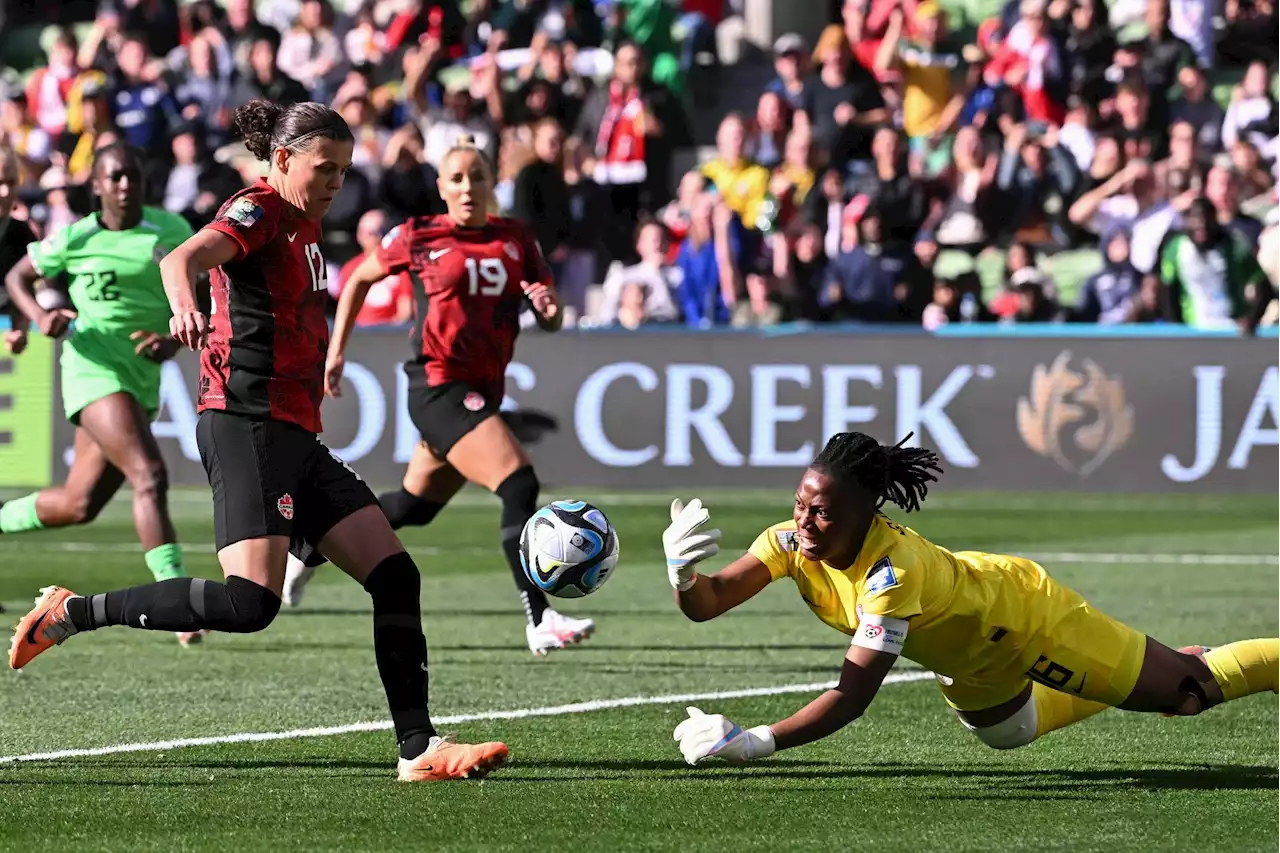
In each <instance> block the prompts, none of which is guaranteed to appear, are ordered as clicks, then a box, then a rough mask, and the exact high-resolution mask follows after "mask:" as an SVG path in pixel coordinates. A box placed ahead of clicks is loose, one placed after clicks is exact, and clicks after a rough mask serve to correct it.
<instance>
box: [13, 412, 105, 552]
mask: <svg viewBox="0 0 1280 853" xmlns="http://www.w3.org/2000/svg"><path fill="white" fill-rule="evenodd" d="M74 447H75V459H74V460H73V461H72V462H71V470H70V471H69V472H67V480H66V482H65V483H63V484H62V485H60V486H51V487H49V488H47V489H41V490H40V491H38V492H33V493H32V494H30V495H25V496H24V497H20V498H16V499H14V500H11V501H8V502H6V503H4V504H3V505H0V533H5V534H14V533H25V532H26V531H29V530H43V529H45V528H50V527H68V526H70V525H74V524H88V523H89V522H91V521H93V520H94V519H95V518H97V517H98V513H100V512H101V511H102V509H103V507H105V506H106V505H107V504H108V503H109V502H110V501H111V498H112V497H113V496H114V495H115V493H116V492H117V491H118V490H119V489H120V485H121V484H122V483H123V482H124V475H123V474H121V473H120V471H119V470H118V469H117V468H115V467H114V466H113V465H112V464H111V463H110V462H108V461H107V458H106V456H104V455H103V453H102V448H100V447H99V446H98V443H97V442H96V441H94V440H93V438H92V436H90V435H89V433H88V432H87V431H85V430H84V429H81V428H78V427H77V429H76V437H75V445H74Z"/></svg>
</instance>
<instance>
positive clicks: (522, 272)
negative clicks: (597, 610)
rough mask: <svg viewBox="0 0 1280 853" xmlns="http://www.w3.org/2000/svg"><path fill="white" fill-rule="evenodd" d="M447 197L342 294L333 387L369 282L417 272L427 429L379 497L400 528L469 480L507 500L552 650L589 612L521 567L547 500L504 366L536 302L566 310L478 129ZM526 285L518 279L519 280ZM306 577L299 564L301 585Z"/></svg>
mask: <svg viewBox="0 0 1280 853" xmlns="http://www.w3.org/2000/svg"><path fill="white" fill-rule="evenodd" d="M439 188H440V195H441V196H442V197H443V198H444V201H445V203H446V205H447V206H448V209H449V212H448V214H446V215H443V216H419V217H414V218H412V219H409V220H407V221H405V222H404V223H403V224H401V225H399V226H397V227H396V228H394V229H392V230H391V232H390V233H388V234H387V236H386V238H384V239H383V241H382V245H381V246H380V247H379V248H378V250H377V251H376V252H374V253H372V254H370V255H369V256H368V257H367V258H366V259H365V260H364V261H363V262H362V263H361V264H360V265H359V266H358V267H356V269H355V272H353V273H352V275H351V278H350V279H349V280H348V282H347V286H346V288H345V289H344V290H343V292H342V296H341V297H340V298H339V300H338V314H337V317H336V318H335V319H334V324H333V339H332V340H331V341H330V342H329V355H328V360H327V364H326V365H325V390H326V392H327V393H329V394H330V395H332V396H334V397H337V396H339V395H340V393H341V389H340V387H339V386H340V384H341V381H342V370H343V365H344V357H343V353H344V352H345V351H346V347H347V341H348V340H350V336H351V329H352V326H353V325H354V323H355V317H356V314H358V313H359V311H360V306H361V305H362V304H363V303H364V298H365V294H366V293H368V291H369V287H370V285H372V284H373V283H374V282H376V281H381V280H382V279H383V278H385V277H386V276H388V275H395V274H397V273H399V274H404V275H408V276H409V278H410V280H411V281H412V282H413V286H414V290H415V292H416V293H417V302H418V305H417V319H416V322H415V326H414V329H413V335H412V345H413V353H414V358H413V359H412V360H411V361H407V362H405V365H404V369H405V373H406V374H408V377H409V415H410V417H411V418H412V419H413V425H414V426H415V427H417V428H418V432H419V433H421V435H422V441H421V442H420V443H419V444H418V446H417V448H415V450H414V453H413V458H412V459H410V460H409V469H408V470H407V471H406V472H405V476H404V482H403V483H402V486H401V488H400V490H399V491H397V492H389V493H387V494H384V495H382V496H380V497H379V498H378V500H379V502H380V503H381V505H382V508H383V511H384V512H386V514H387V518H388V519H390V520H391V525H392V527H396V528H398V527H401V526H403V525H406V524H414V525H422V524H427V523H428V522H430V521H431V520H432V519H433V518H435V516H436V514H437V513H439V512H440V510H442V509H443V508H444V506H445V504H447V503H448V502H449V499H450V498H452V497H453V496H454V495H455V494H456V493H457V492H458V490H459V489H460V488H462V485H463V483H465V482H467V481H470V482H472V483H475V484H477V485H479V486H483V487H484V488H486V489H488V490H489V491H491V492H493V493H494V494H495V495H497V496H498V498H499V499H500V500H501V501H502V520H501V525H502V551H503V553H504V554H505V555H506V558H507V564H508V565H509V566H510V568H511V575H512V577H513V578H514V579H515V582H516V588H517V589H518V590H519V591H520V598H521V600H522V601H523V602H524V608H525V616H526V617H527V620H528V623H527V624H526V626H525V638H526V640H527V641H528V643H529V650H530V651H531V652H533V653H534V654H535V655H539V656H541V655H545V654H547V653H548V652H550V651H551V650H552V649H562V648H564V647H566V646H570V645H574V644H576V643H579V642H581V641H582V640H584V639H585V638H587V637H589V636H590V635H591V634H592V632H593V631H594V630H595V623H594V622H592V621H591V620H590V619H573V618H570V617H568V616H565V615H563V614H561V613H557V612H556V611H555V610H553V609H551V607H550V605H549V604H548V603H547V597H546V595H545V594H544V593H543V592H542V590H540V589H538V587H537V586H535V585H534V584H533V583H532V582H531V581H530V580H529V579H528V577H527V576H526V575H525V573H524V569H523V568H522V567H521V564H520V532H521V530H523V529H524V525H525V522H526V521H528V520H529V517H530V516H532V515H533V513H534V512H535V511H536V510H537V508H538V478H537V476H536V475H535V474H534V471H533V466H532V465H531V464H530V462H529V457H528V456H527V455H526V454H525V452H524V449H523V448H522V447H521V445H520V442H519V441H518V440H517V439H516V437H515V436H514V435H513V434H512V431H511V429H510V427H509V426H508V425H507V423H506V422H505V421H504V420H503V418H502V416H501V413H499V411H498V407H499V405H501V403H502V397H503V393H504V388H505V385H506V371H507V365H508V364H509V363H510V362H511V357H512V355H513V354H514V352H515V341H516V335H518V334H519V333H520V323H519V319H520V311H521V309H522V308H523V307H524V306H525V305H526V304H532V306H533V312H534V316H535V318H536V320H537V323H538V326H539V327H540V328H541V329H543V330H544V331H548V332H554V331H557V330H558V329H559V328H560V324H561V322H563V319H564V318H563V316H562V315H561V313H560V303H559V301H558V299H557V298H556V292H555V289H554V283H553V281H552V278H551V272H550V270H549V269H547V264H546V261H545V260H544V259H543V257H542V251H541V249H539V247H538V244H537V241H536V240H535V239H534V237H533V234H532V233H531V232H530V231H529V229H528V228H527V227H526V226H525V225H524V224H522V223H520V222H517V221H515V220H511V219H502V218H499V217H497V216H491V215H489V208H490V207H491V206H492V201H491V199H492V195H493V173H492V171H491V170H490V167H489V164H488V162H487V161H486V160H485V158H484V155H483V154H481V153H480V152H479V151H478V150H476V147H475V143H474V141H473V140H472V139H470V138H469V137H463V139H462V140H461V141H460V142H459V144H458V145H457V146H456V147H455V148H453V149H452V150H451V151H449V152H448V154H447V155H445V157H444V160H443V161H442V163H441V169H440V179H439ZM517 284H518V285H519V286H516V285H517ZM307 577H309V574H308V573H306V572H305V571H304V570H302V569H301V567H300V565H299V564H298V562H297V561H295V562H294V567H293V570H292V571H291V579H292V580H294V583H295V587H296V586H300V585H301V584H302V583H305V581H306V578H307Z"/></svg>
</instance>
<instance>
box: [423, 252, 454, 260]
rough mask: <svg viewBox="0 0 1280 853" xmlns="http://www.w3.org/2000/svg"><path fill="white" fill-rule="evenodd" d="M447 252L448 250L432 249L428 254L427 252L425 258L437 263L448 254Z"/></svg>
mask: <svg viewBox="0 0 1280 853" xmlns="http://www.w3.org/2000/svg"><path fill="white" fill-rule="evenodd" d="M449 252H450V250H449V249H432V250H431V251H430V252H427V257H428V258H430V259H431V260H433V261H438V260H440V259H441V258H443V257H444V256H445V255H447V254H449Z"/></svg>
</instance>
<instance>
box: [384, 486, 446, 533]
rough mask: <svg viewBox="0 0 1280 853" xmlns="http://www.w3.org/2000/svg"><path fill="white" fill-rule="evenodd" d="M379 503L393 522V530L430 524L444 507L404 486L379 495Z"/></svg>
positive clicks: (388, 519)
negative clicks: (409, 490)
mask: <svg viewBox="0 0 1280 853" xmlns="http://www.w3.org/2000/svg"><path fill="white" fill-rule="evenodd" d="M378 503H379V504H381V505H382V514H383V515H385V516H386V517H387V521H389V522H391V529H392V530H399V529H400V528H401V527H422V526H423V525H424V524H430V523H431V519H433V518H435V517H436V514H437V513H438V512H440V510H442V509H444V504H440V503H436V502H435V501H427V500H423V499H422V498H420V497H418V496H417V495H415V494H413V492H407V491H405V490H404V489H403V488H402V489H399V490H398V491H394V492H385V493H383V494H381V495H378Z"/></svg>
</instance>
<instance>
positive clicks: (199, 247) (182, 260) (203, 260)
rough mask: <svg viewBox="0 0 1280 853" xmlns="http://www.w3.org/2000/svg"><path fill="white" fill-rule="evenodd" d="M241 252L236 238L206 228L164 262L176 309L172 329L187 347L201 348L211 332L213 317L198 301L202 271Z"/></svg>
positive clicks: (165, 280)
mask: <svg viewBox="0 0 1280 853" xmlns="http://www.w3.org/2000/svg"><path fill="white" fill-rule="evenodd" d="M239 253H240V246H239V244H237V243H236V241H235V240H234V239H233V238H231V237H229V236H227V235H226V234H224V233H223V232H221V231H214V230H212V229H208V228H206V229H204V230H202V231H199V232H197V233H196V234H195V235H194V236H192V237H188V238H187V239H186V240H184V241H183V242H182V245H181V246H179V247H178V248H176V249H174V250H173V251H172V252H170V253H169V254H167V255H165V256H164V259H163V260H162V261H160V280H161V281H162V282H163V283H164V294H165V296H166V297H167V298H168V300H169V310H170V311H172V312H173V318H172V319H170V320H169V331H170V333H171V334H172V335H173V338H174V339H175V340H177V341H178V342H179V343H181V344H182V345H183V346H185V347H187V348H189V349H193V350H195V349H200V348H202V347H203V346H204V345H205V341H206V339H207V338H208V335H209V319H208V318H207V317H205V315H204V312H203V311H201V310H200V304H199V302H197V301H196V281H197V280H199V278H200V275H201V273H204V272H207V271H209V270H211V269H213V268H214V267H219V266H222V265H223V264H225V263H228V262H229V261H232V260H234V259H235V257H236V255H238V254H239ZM215 310H216V306H215Z"/></svg>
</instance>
